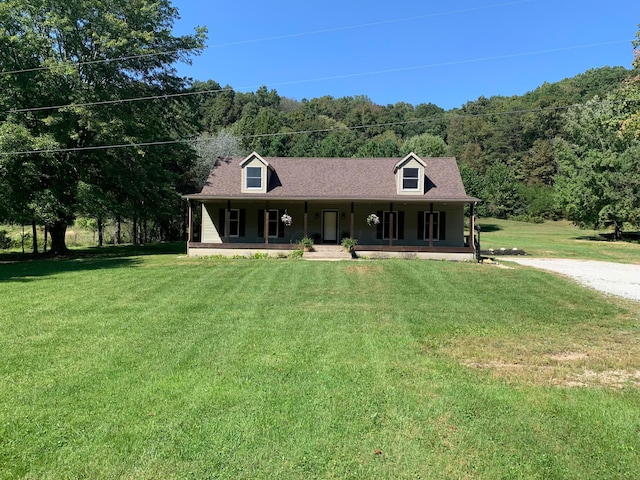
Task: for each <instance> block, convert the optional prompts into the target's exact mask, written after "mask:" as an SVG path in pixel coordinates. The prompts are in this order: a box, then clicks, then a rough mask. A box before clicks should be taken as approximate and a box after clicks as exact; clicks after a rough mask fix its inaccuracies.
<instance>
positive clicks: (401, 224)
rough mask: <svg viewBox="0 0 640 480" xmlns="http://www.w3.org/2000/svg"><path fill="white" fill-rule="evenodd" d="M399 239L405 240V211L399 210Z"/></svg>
mask: <svg viewBox="0 0 640 480" xmlns="http://www.w3.org/2000/svg"><path fill="white" fill-rule="evenodd" d="M397 222H398V240H404V211H399V212H398V220H397Z"/></svg>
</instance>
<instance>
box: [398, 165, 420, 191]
mask: <svg viewBox="0 0 640 480" xmlns="http://www.w3.org/2000/svg"><path fill="white" fill-rule="evenodd" d="M419 189H420V169H419V168H417V167H404V168H403V169H402V190H412V191H418V190H419Z"/></svg>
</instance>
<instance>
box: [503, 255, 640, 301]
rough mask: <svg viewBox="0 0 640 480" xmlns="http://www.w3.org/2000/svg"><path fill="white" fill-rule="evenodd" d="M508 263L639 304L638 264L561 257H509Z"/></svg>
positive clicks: (639, 282)
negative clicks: (540, 271)
mask: <svg viewBox="0 0 640 480" xmlns="http://www.w3.org/2000/svg"><path fill="white" fill-rule="evenodd" d="M505 261H507V259H506V258H505ZM508 261H510V262H515V263H518V264H520V265H527V266H529V267H535V268H541V269H544V270H549V271H551V272H556V273H561V274H563V275H567V276H568V277H571V278H573V279H574V280H576V281H578V282H579V283H581V284H583V285H586V286H588V287H591V288H594V289H596V290H600V291H601V292H604V293H608V294H611V295H616V296H619V297H624V298H629V299H632V300H637V301H640V265H629V264H624V263H612V262H598V261H595V260H569V259H564V258H522V257H511V258H509V259H508Z"/></svg>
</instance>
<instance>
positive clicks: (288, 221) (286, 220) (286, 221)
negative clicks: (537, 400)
mask: <svg viewBox="0 0 640 480" xmlns="http://www.w3.org/2000/svg"><path fill="white" fill-rule="evenodd" d="M280 220H282V223H284V226H285V227H290V226H291V220H292V218H291V215H289V214H288V213H285V214H284V215H282V217H280Z"/></svg>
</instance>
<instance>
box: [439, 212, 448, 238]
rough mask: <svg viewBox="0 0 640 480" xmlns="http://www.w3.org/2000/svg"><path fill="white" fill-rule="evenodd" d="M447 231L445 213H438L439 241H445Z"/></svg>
mask: <svg viewBox="0 0 640 480" xmlns="http://www.w3.org/2000/svg"><path fill="white" fill-rule="evenodd" d="M446 231H447V212H440V240H445V232H446Z"/></svg>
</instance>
